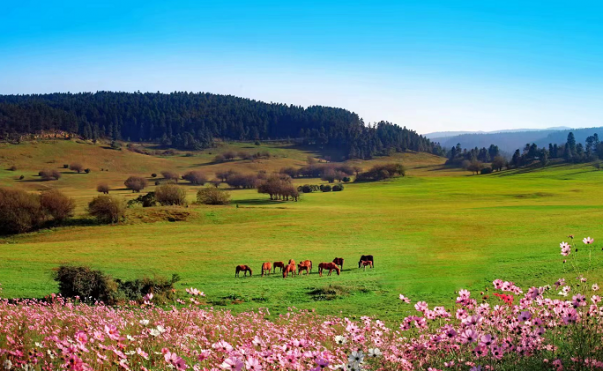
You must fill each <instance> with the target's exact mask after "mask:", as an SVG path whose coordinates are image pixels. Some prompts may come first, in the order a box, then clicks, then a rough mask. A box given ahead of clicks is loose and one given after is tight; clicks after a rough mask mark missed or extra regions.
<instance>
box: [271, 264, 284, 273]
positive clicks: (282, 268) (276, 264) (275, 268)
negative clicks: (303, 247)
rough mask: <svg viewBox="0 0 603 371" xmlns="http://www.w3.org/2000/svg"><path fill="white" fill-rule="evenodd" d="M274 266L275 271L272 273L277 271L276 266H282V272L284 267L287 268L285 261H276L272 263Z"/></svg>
mask: <svg viewBox="0 0 603 371" xmlns="http://www.w3.org/2000/svg"><path fill="white" fill-rule="evenodd" d="M272 267H273V269H274V272H272V273H276V268H280V269H281V273H282V272H283V269H285V263H283V262H274V264H272Z"/></svg>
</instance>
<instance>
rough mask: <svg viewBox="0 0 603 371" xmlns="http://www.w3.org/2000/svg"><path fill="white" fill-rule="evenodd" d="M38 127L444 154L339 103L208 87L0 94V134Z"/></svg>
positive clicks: (192, 145)
mask: <svg viewBox="0 0 603 371" xmlns="http://www.w3.org/2000/svg"><path fill="white" fill-rule="evenodd" d="M43 132H64V133H71V134H77V135H79V136H81V137H83V138H84V139H90V140H96V139H101V138H103V139H111V140H115V141H118V140H127V141H140V142H156V143H161V144H162V145H163V146H166V147H175V148H181V149H186V150H195V149H202V148H208V147H211V146H212V144H213V141H214V139H215V138H220V139H222V140H250V141H261V140H271V139H296V140H300V141H302V142H303V143H304V144H306V145H316V146H323V147H324V146H328V147H329V148H335V149H339V150H341V151H342V152H343V153H344V155H345V156H347V157H352V158H363V159H368V158H371V157H373V156H376V155H387V154H389V153H390V152H392V151H398V152H400V151H406V150H413V151H421V152H429V153H433V154H436V155H443V154H444V151H443V149H442V148H441V147H440V146H439V144H437V143H433V142H431V141H430V140H429V139H427V138H426V137H424V136H422V135H419V134H417V133H416V132H415V131H413V130H410V129H407V128H406V127H404V128H402V127H400V126H397V125H394V124H392V123H390V122H386V121H381V122H379V123H377V124H374V125H365V123H364V122H363V120H362V119H361V118H360V117H359V116H358V115H357V114H356V113H353V112H350V111H348V110H345V109H341V108H333V107H323V106H312V107H308V108H304V107H301V106H294V105H286V104H278V103H264V102H260V101H256V100H251V99H244V98H238V97H234V96H230V95H217V94H210V93H188V92H174V93H170V94H162V93H140V92H137V93H124V92H105V91H101V92H97V93H77V94H71V93H53V94H34V95H0V136H1V137H2V138H6V139H9V138H11V137H15V136H19V135H23V134H31V133H43Z"/></svg>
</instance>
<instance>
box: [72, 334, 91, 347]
mask: <svg viewBox="0 0 603 371" xmlns="http://www.w3.org/2000/svg"><path fill="white" fill-rule="evenodd" d="M75 340H76V341H77V342H78V343H80V344H82V345H85V344H86V343H87V342H88V335H86V333H85V332H84V331H78V332H76V333H75Z"/></svg>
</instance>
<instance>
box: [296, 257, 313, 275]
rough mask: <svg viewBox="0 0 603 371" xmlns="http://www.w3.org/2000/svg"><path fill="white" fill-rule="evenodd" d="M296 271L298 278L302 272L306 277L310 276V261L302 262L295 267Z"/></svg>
mask: <svg viewBox="0 0 603 371" xmlns="http://www.w3.org/2000/svg"><path fill="white" fill-rule="evenodd" d="M297 268H298V271H297V275H298V276H299V275H300V274H301V272H302V271H304V270H305V271H306V275H308V274H310V272H311V271H312V262H311V261H310V260H304V261H303V262H301V263H299V264H298V265H297Z"/></svg>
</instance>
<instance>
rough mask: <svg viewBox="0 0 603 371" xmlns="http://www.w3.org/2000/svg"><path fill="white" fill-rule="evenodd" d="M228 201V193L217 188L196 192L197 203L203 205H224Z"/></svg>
mask: <svg viewBox="0 0 603 371" xmlns="http://www.w3.org/2000/svg"><path fill="white" fill-rule="evenodd" d="M229 201H230V193H228V192H227V191H222V190H220V189H218V188H211V187H208V188H202V189H200V190H199V191H198V192H197V202H199V203H201V204H205V205H226V204H228V202H229Z"/></svg>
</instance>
